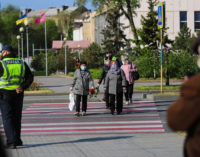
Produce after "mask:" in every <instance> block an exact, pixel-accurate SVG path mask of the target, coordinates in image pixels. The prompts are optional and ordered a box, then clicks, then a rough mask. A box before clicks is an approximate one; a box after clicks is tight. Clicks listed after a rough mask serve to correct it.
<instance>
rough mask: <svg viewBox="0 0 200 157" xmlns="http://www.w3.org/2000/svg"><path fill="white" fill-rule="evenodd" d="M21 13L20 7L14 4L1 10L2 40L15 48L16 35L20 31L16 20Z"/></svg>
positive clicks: (0, 40)
mask: <svg viewBox="0 0 200 157" xmlns="http://www.w3.org/2000/svg"><path fill="white" fill-rule="evenodd" d="M19 13H20V10H19V8H17V7H14V6H12V5H9V6H8V7H7V8H3V9H2V10H1V11H0V26H1V27H0V33H1V36H0V42H1V43H3V44H10V45H12V46H13V48H14V49H15V50H16V49H17V39H16V36H17V34H18V31H19V26H16V20H17V19H18V18H19Z"/></svg>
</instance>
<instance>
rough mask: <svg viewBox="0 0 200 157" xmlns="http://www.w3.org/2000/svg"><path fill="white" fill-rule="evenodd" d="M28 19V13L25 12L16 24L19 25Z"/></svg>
mask: <svg viewBox="0 0 200 157" xmlns="http://www.w3.org/2000/svg"><path fill="white" fill-rule="evenodd" d="M26 20H28V15H27V14H24V15H23V16H22V17H20V18H19V19H18V20H17V21H16V25H19V24H20V23H22V22H24V21H26Z"/></svg>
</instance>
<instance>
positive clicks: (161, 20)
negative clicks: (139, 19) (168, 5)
mask: <svg viewBox="0 0 200 157" xmlns="http://www.w3.org/2000/svg"><path fill="white" fill-rule="evenodd" d="M164 27H165V3H164V2H161V3H159V4H158V29H162V28H164Z"/></svg>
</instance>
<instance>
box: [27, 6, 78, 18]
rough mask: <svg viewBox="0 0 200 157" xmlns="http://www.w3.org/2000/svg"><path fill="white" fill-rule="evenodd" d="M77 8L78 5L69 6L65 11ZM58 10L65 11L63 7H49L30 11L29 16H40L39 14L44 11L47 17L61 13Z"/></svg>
mask: <svg viewBox="0 0 200 157" xmlns="http://www.w3.org/2000/svg"><path fill="white" fill-rule="evenodd" d="M76 9H77V7H69V8H67V9H66V10H64V11H66V12H72V11H74V10H76ZM58 10H59V11H63V8H48V9H40V10H32V11H31V12H29V13H28V17H38V16H41V14H43V13H45V15H46V16H47V17H50V16H56V15H58V13H59V12H58Z"/></svg>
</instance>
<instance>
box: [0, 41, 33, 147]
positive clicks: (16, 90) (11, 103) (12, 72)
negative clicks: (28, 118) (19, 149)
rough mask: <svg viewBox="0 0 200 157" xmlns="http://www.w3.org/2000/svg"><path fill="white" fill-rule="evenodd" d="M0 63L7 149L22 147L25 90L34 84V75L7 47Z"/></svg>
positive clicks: (0, 89)
mask: <svg viewBox="0 0 200 157" xmlns="http://www.w3.org/2000/svg"><path fill="white" fill-rule="evenodd" d="M0 57H1V61H0V108H1V112H2V120H3V125H4V130H5V134H6V137H7V148H11V149H15V148H16V146H22V145H23V142H22V140H21V117H22V107H23V98H24V90H25V89H26V88H28V87H29V86H30V85H31V84H32V82H33V75H32V73H31V71H30V69H29V67H28V65H27V64H26V63H25V62H24V60H22V59H19V58H16V56H15V53H14V52H13V49H12V47H11V46H9V45H5V46H4V47H3V48H2V51H1V55H0Z"/></svg>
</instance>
